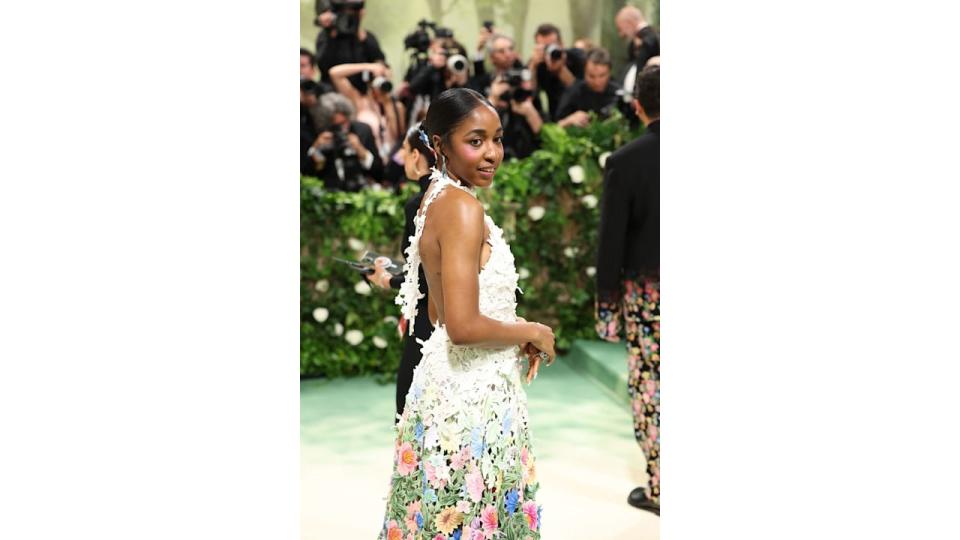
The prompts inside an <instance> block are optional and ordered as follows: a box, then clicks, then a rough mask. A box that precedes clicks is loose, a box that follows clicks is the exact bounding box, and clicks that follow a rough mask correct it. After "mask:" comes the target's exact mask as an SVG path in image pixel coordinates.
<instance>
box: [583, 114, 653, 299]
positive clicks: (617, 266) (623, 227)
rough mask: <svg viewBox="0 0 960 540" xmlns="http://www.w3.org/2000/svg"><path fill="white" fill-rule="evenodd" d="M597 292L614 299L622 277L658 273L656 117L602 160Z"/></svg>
mask: <svg viewBox="0 0 960 540" xmlns="http://www.w3.org/2000/svg"><path fill="white" fill-rule="evenodd" d="M600 208H601V211H600V234H599V243H598V246H597V251H598V253H597V295H598V297H599V299H600V301H603V302H617V301H618V300H619V297H620V294H621V284H622V281H623V279H624V278H631V279H632V278H635V277H640V276H642V277H657V278H658V277H659V274H660V121H659V120H657V121H655V122H652V123H651V124H650V125H649V126H647V130H646V132H645V133H644V134H643V135H641V136H640V137H637V138H636V139H635V140H634V141H633V142H630V143H629V144H627V145H626V146H624V147H623V148H621V149H619V150H617V151H616V152H614V153H613V154H612V155H611V156H610V157H609V158H607V162H606V171H605V173H604V177H603V195H602V203H601V207H600Z"/></svg>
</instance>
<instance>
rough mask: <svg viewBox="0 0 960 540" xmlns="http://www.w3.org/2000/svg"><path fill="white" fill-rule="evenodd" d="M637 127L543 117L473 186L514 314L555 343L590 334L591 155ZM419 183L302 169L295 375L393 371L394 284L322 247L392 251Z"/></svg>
mask: <svg viewBox="0 0 960 540" xmlns="http://www.w3.org/2000/svg"><path fill="white" fill-rule="evenodd" d="M637 135H639V133H638V132H631V131H630V130H629V128H628V126H627V125H626V122H625V121H624V120H623V119H622V118H620V117H619V116H614V117H611V118H609V119H607V120H604V121H594V122H592V123H591V124H590V125H589V126H587V127H586V128H576V127H572V128H567V129H563V128H560V127H558V126H556V125H554V124H547V125H544V126H543V129H542V131H541V139H542V141H543V144H542V147H541V149H540V150H538V151H536V152H534V154H533V155H531V156H530V157H528V158H526V159H524V160H519V161H517V160H513V161H510V162H508V163H504V164H503V165H502V166H501V167H500V169H499V170H498V171H497V177H496V180H495V182H494V185H493V187H492V189H489V190H482V191H481V192H480V199H481V201H482V202H483V203H484V206H485V207H486V208H487V212H488V213H489V214H490V216H491V217H492V218H493V219H494V221H496V222H497V223H498V224H499V225H500V226H501V227H502V228H503V229H504V232H505V234H506V236H507V240H508V241H509V242H510V247H511V250H512V251H513V254H514V256H515V258H516V261H517V268H518V271H519V273H520V287H521V289H523V295H521V297H520V307H519V311H520V314H521V315H522V316H523V317H525V318H527V319H528V320H534V321H539V322H543V323H544V324H547V325H549V326H551V327H552V328H553V329H554V332H555V333H556V336H557V347H558V349H561V350H562V349H566V348H568V347H569V346H570V343H571V342H572V341H573V340H575V339H581V338H591V337H592V336H593V335H594V333H593V322H594V319H593V298H594V279H593V272H594V271H595V270H594V268H593V266H594V264H595V261H596V234H597V225H598V220H599V200H600V190H601V187H602V181H603V178H602V170H603V169H602V166H601V164H600V160H601V156H604V154H605V153H607V152H610V151H612V150H615V149H617V148H619V147H620V146H622V145H623V144H624V143H625V142H627V141H629V140H631V139H632V138H634V137H636V136H637ZM418 189H419V188H418V187H417V186H416V185H415V184H414V183H408V184H407V185H406V186H404V188H403V190H402V191H401V192H400V194H394V193H392V192H387V191H373V190H368V191H364V192H360V193H343V192H329V191H325V190H324V189H323V188H322V183H321V182H320V181H318V180H317V179H315V178H309V177H302V178H301V180H300V246H301V254H300V321H301V322H300V374H301V376H325V377H338V376H356V375H363V374H377V375H380V376H381V378H382V379H384V380H387V379H390V378H391V377H393V375H394V374H395V372H396V369H397V366H398V364H399V362H400V354H401V349H402V342H401V341H400V337H399V335H398V333H397V329H396V320H397V317H398V316H399V308H398V306H396V305H395V304H394V303H393V298H394V296H395V291H389V292H388V291H382V290H380V289H376V288H372V287H369V286H368V285H366V280H364V279H363V276H361V275H360V274H359V273H357V272H355V271H353V270H351V269H350V268H348V267H347V266H346V265H342V264H338V263H335V262H334V261H333V260H332V257H341V258H346V259H355V258H357V257H358V256H359V255H360V254H362V252H363V251H364V250H366V249H373V250H375V251H378V252H380V253H384V254H390V255H393V256H396V257H402V254H401V253H400V242H401V238H400V237H401V236H402V234H403V219H404V217H403V205H404V202H405V201H406V200H407V199H408V198H409V197H410V196H411V195H413V194H414V193H416V192H417V190H418ZM358 340H359V341H358ZM351 342H352V343H351Z"/></svg>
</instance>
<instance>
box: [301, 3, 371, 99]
mask: <svg viewBox="0 0 960 540" xmlns="http://www.w3.org/2000/svg"><path fill="white" fill-rule="evenodd" d="M363 5H364V3H363V1H362V0H317V3H316V12H317V18H316V20H315V21H314V22H315V24H317V25H318V26H320V33H319V34H318V35H317V67H319V68H320V76H321V77H322V79H321V80H323V81H324V82H327V83H332V81H331V80H330V76H329V73H330V68H332V67H333V66H336V65H340V64H357V63H361V62H376V61H378V60H384V59H385V58H386V57H385V56H384V54H383V51H382V50H381V49H380V44H379V43H378V42H377V37H376V36H375V35H373V33H372V32H368V31H367V30H365V29H363V28H361V27H360V22H361V20H362V19H363V13H364V9H363ZM350 83H351V84H353V86H354V87H355V88H356V89H358V90H360V91H361V92H365V91H366V86H365V85H364V83H363V80H362V79H361V78H360V76H359V75H355V76H353V77H351V78H350Z"/></svg>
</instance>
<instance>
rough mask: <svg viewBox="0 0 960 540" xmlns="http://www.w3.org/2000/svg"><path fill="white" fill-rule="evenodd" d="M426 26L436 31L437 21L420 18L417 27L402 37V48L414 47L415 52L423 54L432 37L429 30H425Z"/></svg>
mask: <svg viewBox="0 0 960 540" xmlns="http://www.w3.org/2000/svg"><path fill="white" fill-rule="evenodd" d="M428 28H430V29H432V30H433V31H434V32H436V31H437V23H435V22H430V21H428V20H426V19H420V22H418V23H417V29H416V30H414V31H413V32H411V33H409V34H407V35H406V37H404V38H403V48H404V49H414V50H415V51H416V52H417V53H421V54H425V53H426V52H427V49H429V48H430V40H431V39H432V38H431V37H430V32H428V31H427V29H428Z"/></svg>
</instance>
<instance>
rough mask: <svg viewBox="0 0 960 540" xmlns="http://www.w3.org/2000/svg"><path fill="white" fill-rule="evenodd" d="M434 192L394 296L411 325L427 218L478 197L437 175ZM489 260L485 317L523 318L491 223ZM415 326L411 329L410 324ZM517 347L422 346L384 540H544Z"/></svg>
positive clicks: (443, 342)
mask: <svg viewBox="0 0 960 540" xmlns="http://www.w3.org/2000/svg"><path fill="white" fill-rule="evenodd" d="M433 180H434V181H433V186H432V188H431V192H430V193H429V194H428V196H427V199H426V202H425V203H424V205H423V209H422V210H421V212H420V214H419V215H418V216H417V217H416V218H415V225H416V228H415V234H414V236H413V237H412V238H411V241H410V247H409V248H408V249H407V253H406V260H407V263H406V266H405V268H404V270H405V273H406V279H405V281H404V284H403V286H402V287H401V290H400V293H399V294H398V295H397V303H398V304H400V305H402V306H403V312H404V315H405V316H406V318H407V320H410V321H413V320H415V317H416V304H417V299H418V297H419V296H420V293H419V284H418V280H419V276H418V269H419V265H420V253H419V243H420V236H421V233H422V232H423V227H424V222H425V219H426V218H425V217H424V216H425V215H426V210H427V208H428V207H429V205H430V204H431V203H432V202H433V201H434V200H435V199H436V197H437V195H439V194H440V193H441V192H442V190H443V189H446V188H448V187H451V186H452V187H454V188H457V189H463V190H464V191H466V192H468V193H471V194H473V192H472V191H471V190H469V189H467V188H464V187H462V186H460V184H458V183H457V182H456V181H454V180H452V179H451V178H450V177H449V176H447V175H445V174H441V173H440V172H438V171H436V170H434V173H433ZM484 221H485V222H486V224H487V227H488V229H489V230H490V236H489V238H488V239H487V242H488V243H489V244H490V247H491V251H490V258H489V259H488V261H487V263H486V264H485V265H484V267H483V269H482V270H481V271H480V276H479V280H480V312H481V313H482V314H483V315H485V316H487V317H490V318H492V319H497V320H500V321H516V320H517V313H516V308H517V302H516V290H517V289H518V287H517V280H518V279H519V276H518V275H517V272H516V268H515V267H514V260H513V254H512V253H511V252H510V246H509V245H507V243H506V241H504V239H503V231H501V230H500V228H499V227H497V226H496V224H494V223H493V220H491V219H490V217H489V216H486V215H485V216H484ZM411 326H412V325H411ZM520 361H521V355H520V350H519V347H516V346H513V347H506V348H502V349H481V348H472V347H467V346H457V345H454V344H453V343H451V342H450V339H449V337H448V336H447V332H446V329H445V328H444V327H443V326H442V325H441V326H439V327H437V328H436V330H434V332H433V335H432V336H431V337H430V338H429V339H428V340H427V341H426V342H423V360H421V361H420V364H419V365H418V366H417V368H416V370H415V371H414V374H413V382H412V384H411V386H410V391H409V392H408V393H407V401H406V406H405V408H404V412H403V415H401V416H400V421H399V423H398V424H397V440H396V448H395V454H394V470H393V475H392V477H391V481H390V492H389V496H388V500H387V512H386V516H385V518H384V522H383V529H382V531H381V533H380V537H379V538H381V539H387V540H420V539H424V540H441V539H442V540H479V539H490V538H498V539H518V540H526V539H539V538H540V516H541V512H540V506H539V505H537V503H536V501H535V500H534V495H535V494H536V491H537V487H538V483H537V473H536V465H535V460H534V456H533V452H532V451H531V448H530V431H529V428H528V426H527V398H526V392H525V391H524V389H523V386H522V384H521V377H520Z"/></svg>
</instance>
